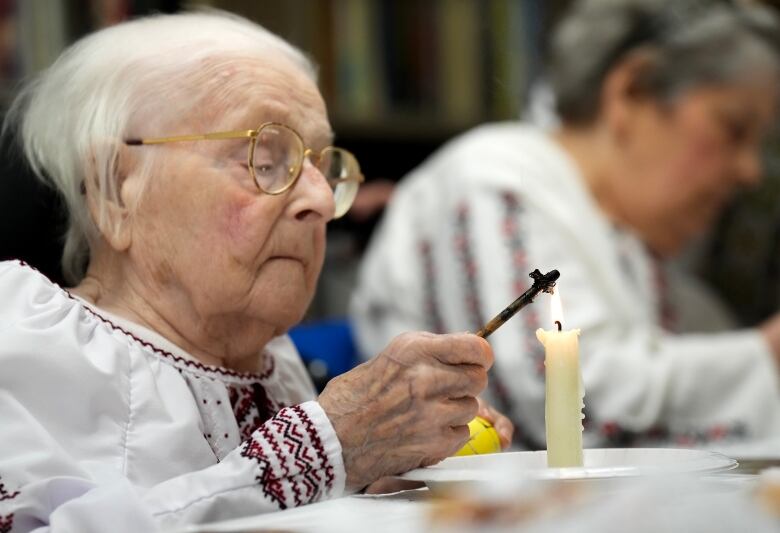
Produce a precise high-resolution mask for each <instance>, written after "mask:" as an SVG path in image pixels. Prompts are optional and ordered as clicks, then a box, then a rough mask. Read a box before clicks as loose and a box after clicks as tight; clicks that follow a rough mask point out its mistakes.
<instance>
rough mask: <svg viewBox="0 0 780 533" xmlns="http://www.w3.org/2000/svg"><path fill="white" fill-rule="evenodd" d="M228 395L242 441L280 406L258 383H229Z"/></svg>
mask: <svg viewBox="0 0 780 533" xmlns="http://www.w3.org/2000/svg"><path fill="white" fill-rule="evenodd" d="M228 395H229V397H230V405H231V406H232V407H233V414H234V415H235V416H236V423H237V424H238V430H239V436H240V437H241V440H242V441H245V440H247V439H248V438H250V437H251V436H252V433H254V432H255V431H256V430H257V429H258V428H259V427H260V426H261V425H262V424H263V423H264V422H265V421H266V420H268V419H269V418H271V417H272V416H273V415H274V414H276V412H277V411H279V409H280V406H278V405H276V403H274V402H273V401H272V400H271V399H270V398H269V397H268V394H266V392H265V388H264V387H263V386H262V385H261V384H260V383H252V384H249V385H230V386H228Z"/></svg>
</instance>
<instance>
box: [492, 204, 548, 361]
mask: <svg viewBox="0 0 780 533" xmlns="http://www.w3.org/2000/svg"><path fill="white" fill-rule="evenodd" d="M501 200H502V202H503V204H504V218H503V220H502V224H501V226H502V227H501V230H502V233H503V235H504V240H505V242H506V245H507V248H508V249H509V256H510V258H511V261H512V272H513V276H512V285H513V286H512V292H513V294H514V297H515V298H517V297H518V296H520V295H521V294H523V293H524V292H525V291H527V290H528V288H529V287H530V285H529V283H528V281H529V277H528V272H529V270H528V256H527V254H526V251H525V246H524V244H523V240H522V237H521V236H520V234H521V232H520V228H519V220H520V215H521V214H522V207H521V205H520V201H519V200H518V199H517V196H516V195H515V194H513V193H511V192H504V193H503V194H502V195H501ZM522 315H523V321H522V322H521V327H522V328H523V333H522V337H523V338H524V339H525V342H524V344H525V349H526V353H527V354H529V355H530V357H531V360H532V361H533V362H534V366H535V368H536V372H537V374H538V375H539V376H544V350H543V348H542V345H541V343H539V342H538V341H537V339H536V330H537V329H538V328H539V316H538V315H537V313H536V309H534V308H533V307H527V308H525V309H524V310H523V313H522Z"/></svg>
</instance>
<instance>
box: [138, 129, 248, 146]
mask: <svg viewBox="0 0 780 533" xmlns="http://www.w3.org/2000/svg"><path fill="white" fill-rule="evenodd" d="M255 135H257V130H237V131H218V132H216V133H203V134H200V135H178V136H175V137H155V138H152V139H125V144H127V145H130V146H140V145H144V144H163V143H175V142H184V141H213V140H219V139H244V138H247V137H254V136H255Z"/></svg>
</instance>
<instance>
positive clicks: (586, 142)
mask: <svg viewBox="0 0 780 533" xmlns="http://www.w3.org/2000/svg"><path fill="white" fill-rule="evenodd" d="M554 138H555V140H556V141H557V142H558V144H559V145H560V146H561V147H562V148H563V150H564V151H565V152H566V153H567V154H568V155H569V157H571V158H572V159H573V160H574V162H575V164H576V166H577V168H578V170H579V171H580V173H581V174H582V178H583V181H584V183H585V187H586V188H587V189H588V190H589V191H590V193H591V195H592V196H593V198H594V200H595V201H596V203H597V204H598V206H599V207H600V208H601V210H602V211H603V212H604V214H605V215H606V216H607V217H608V218H609V219H610V220H612V221H613V222H615V223H617V224H622V225H624V224H626V217H625V216H624V215H623V210H622V207H621V202H620V197H621V196H620V194H621V192H620V185H621V182H620V172H617V171H616V170H615V165H614V161H615V160H616V155H617V154H615V150H614V146H613V143H612V141H611V140H610V137H609V135H608V134H607V133H606V132H605V131H603V130H602V129H601V128H599V127H598V126H597V125H594V126H584V127H571V126H563V127H562V128H561V129H560V130H558V131H557V132H556V133H555V134H554Z"/></svg>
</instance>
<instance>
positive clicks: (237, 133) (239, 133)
mask: <svg viewBox="0 0 780 533" xmlns="http://www.w3.org/2000/svg"><path fill="white" fill-rule="evenodd" d="M269 126H276V127H280V128H284V129H285V130H287V131H289V132H291V133H292V134H293V135H294V136H295V138H296V139H298V143H299V145H300V147H301V154H302V155H301V157H300V158H299V160H298V161H297V162H296V165H295V166H294V167H292V168H290V171H289V172H290V174H291V175H293V178H292V179H291V180H290V181H289V183H287V184H286V185H285V186H284V187H282V188H281V189H279V190H276V191H267V190H265V189H264V188H263V187H262V186H261V185H260V182H259V180H258V179H257V175H256V174H255V165H254V163H253V159H254V156H255V146H256V145H257V137H258V135H259V134H260V132H261V131H262V130H263V128H267V127H269ZM226 139H250V142H249V152H248V154H247V168H248V169H249V173H250V174H251V175H252V180H253V181H254V182H255V186H256V187H257V188H258V190H260V191H261V192H263V193H265V194H269V195H271V196H277V195H279V194H282V193H284V192H286V191H288V190H290V189H291V188H292V187H293V186H294V185H295V184H296V183H297V182H298V178H300V177H301V173H302V171H303V163H304V161H305V160H306V159H307V158H308V159H309V161H311V162H312V164H314V166H317V163H318V162H319V160H320V159H322V157H323V155H324V154H326V153H327V152H329V151H331V152H339V153H341V154H344V155H345V156H346V160H347V161H348V162H349V163H348V164H349V166H354V175H352V174H350V175H348V176H346V177H343V178H335V179H334V178H329V179H328V182H329V185H330V186H331V188H332V189H333V190H334V191H335V189H336V185H338V182H347V181H354V182H357V184H358V186H359V185H360V184H361V183H363V182H364V181H365V177H364V176H363V174H362V173H361V172H360V165H359V164H358V162H357V158H355V156H354V155H353V154H352V153H351V152H350V151H349V150H345V149H344V148H338V147H335V146H326V147H325V148H323V149H322V150H320V152H319V154H315V153H314V151H313V150H312V149H311V148H306V145H305V143H304V142H303V138H302V137H301V136H300V134H299V133H298V132H297V131H295V130H294V129H292V128H290V127H289V126H286V125H284V124H282V123H280V122H264V123H263V124H261V125H260V126H258V127H257V129H254V130H234V131H218V132H213V133H201V134H194V135H176V136H173V137H153V138H147V139H125V140H124V143H125V144H127V145H128V146H142V145H152V144H165V143H175V142H187V141H220V140H226ZM334 180H335V181H336V183H331V182H332V181H334Z"/></svg>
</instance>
